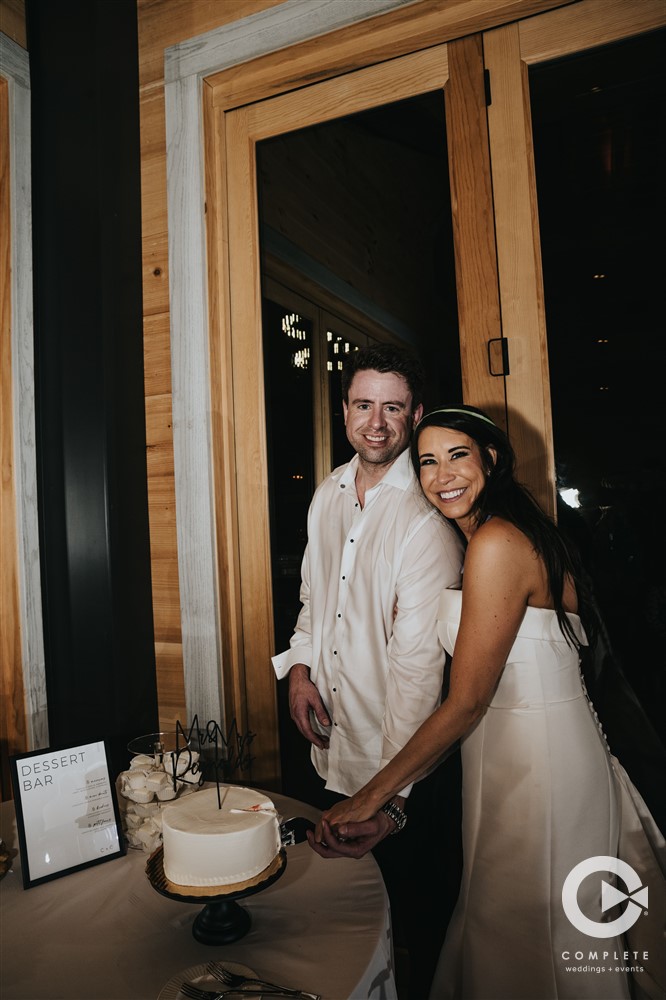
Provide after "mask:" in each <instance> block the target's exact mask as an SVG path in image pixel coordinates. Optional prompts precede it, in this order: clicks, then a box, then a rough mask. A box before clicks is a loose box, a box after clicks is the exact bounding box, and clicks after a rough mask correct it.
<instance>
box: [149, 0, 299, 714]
mask: <svg viewBox="0 0 666 1000" xmlns="http://www.w3.org/2000/svg"><path fill="white" fill-rule="evenodd" d="M279 2H280V0H225V2H224V3H220V2H219V0H139V2H138V29H139V80H140V109H141V205H142V239H143V311H144V327H143V328H144V361H145V391H146V444H147V464H148V503H149V517H150V546H151V563H152V581H153V615H154V626H155V654H156V662H157V690H158V699H159V710H160V727H161V728H163V729H172V728H173V725H174V723H175V721H176V720H177V719H179V720H181V721H183V722H184V721H185V720H186V709H185V685H184V680H183V656H182V639H181V628H180V599H179V590H178V553H177V547H176V499H175V482H174V462H173V435H172V429H171V364H170V345H169V274H168V250H167V242H168V241H167V195H166V126H165V108H164V50H165V49H166V48H169V47H170V46H172V45H175V44H177V43H178V42H181V41H184V40H185V39H187V38H193V37H196V36H197V35H201V34H203V33H205V32H207V31H211V30H212V29H213V28H218V27H220V26H221V25H223V24H226V23H228V22H230V21H234V20H236V19H238V18H242V17H247V16H249V15H250V14H254V13H256V12H257V11H259V10H262V9H264V8H267V7H272V6H274V5H275V4H277V3H279Z"/></svg>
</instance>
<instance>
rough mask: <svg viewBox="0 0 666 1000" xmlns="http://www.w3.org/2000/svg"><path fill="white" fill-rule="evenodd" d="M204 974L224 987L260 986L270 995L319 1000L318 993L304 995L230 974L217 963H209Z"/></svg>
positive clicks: (263, 981) (287, 988)
mask: <svg viewBox="0 0 666 1000" xmlns="http://www.w3.org/2000/svg"><path fill="white" fill-rule="evenodd" d="M206 972H208V973H209V974H210V975H211V976H214V977H215V979H217V980H219V982H221V983H223V984H224V985H225V986H236V987H240V986H260V987H263V988H264V989H266V990H270V991H271V993H272V995H273V996H275V995H276V994H281V995H282V996H285V997H298V998H300V1000H321V996H320V995H319V994H318V993H305V992H304V991H303V990H293V989H290V988H289V987H288V986H278V985H277V984H276V983H269V982H268V980H266V979H250V978H248V977H247V976H240V975H238V973H236V972H231V971H230V970H229V969H227V968H225V966H224V965H221V964H219V963H218V962H209V963H208V965H207V966H206Z"/></svg>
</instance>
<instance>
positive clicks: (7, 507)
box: [0, 0, 27, 799]
mask: <svg viewBox="0 0 666 1000" xmlns="http://www.w3.org/2000/svg"><path fill="white" fill-rule="evenodd" d="M0 31H2V33H3V34H4V35H6V36H7V37H8V38H11V40H12V41H13V42H16V44H17V45H20V46H21V48H25V46H26V36H25V10H24V3H23V0H0ZM9 129H10V124H9V101H8V85H7V82H6V80H0V745H1V746H2V747H3V753H2V757H1V761H2V770H1V772H0V799H9V798H11V797H12V793H11V778H10V774H9V761H8V757H7V754H12V753H20V752H22V751H24V750H26V749H27V742H26V713H25V692H24V687H23V668H22V647H21V629H20V625H19V622H20V613H19V589H18V573H19V569H18V544H17V535H16V492H15V486H16V483H15V474H14V470H15V467H16V463H15V456H14V444H13V441H14V389H13V367H12V347H11V312H12V294H11V237H12V234H11V225H10V218H11V206H10V178H9V168H10V146H9Z"/></svg>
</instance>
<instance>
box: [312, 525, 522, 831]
mask: <svg viewBox="0 0 666 1000" xmlns="http://www.w3.org/2000/svg"><path fill="white" fill-rule="evenodd" d="M537 578H538V557H537V556H536V554H535V553H534V550H533V549H532V547H531V545H530V543H529V541H528V539H527V538H526V537H525V535H523V534H522V532H520V531H519V530H518V529H517V528H515V527H514V526H513V525H510V524H508V523H507V522H505V521H502V520H501V519H500V518H493V520H492V521H489V522H488V523H487V524H485V525H483V526H482V527H481V528H479V529H478V531H477V532H476V533H475V534H474V536H473V537H472V539H471V541H470V544H469V546H468V549H467V555H466V559H465V572H464V577H463V597H462V614H461V620H460V628H459V631H458V637H457V639H456V645H455V652H454V656H453V663H452V666H451V683H450V689H449V695H448V697H447V699H446V701H444V702H443V703H442V704H441V705H440V707H439V708H438V709H437V710H436V711H435V712H434V713H433V714H432V715H431V716H430V718H429V719H427V720H426V721H425V722H424V723H423V725H422V726H421V727H420V728H419V729H418V730H417V731H416V732H415V733H414V735H413V736H412V738H411V739H410V740H409V742H408V743H407V744H406V745H405V746H404V747H403V749H402V750H401V751H400V752H399V753H397V754H396V756H395V757H394V758H393V759H392V760H391V761H390V763H389V764H387V765H386V766H385V767H384V768H383V769H382V770H381V771H379V772H378V773H377V774H376V775H375V777H374V778H372V780H371V781H369V782H368V784H367V785H365V786H364V787H363V788H362V789H360V791H358V792H357V793H356V794H355V795H353V796H352V797H351V798H350V799H348V800H346V801H345V802H341V803H339V804H338V805H336V806H334V807H333V808H332V809H330V810H328V811H327V812H325V813H324V815H323V820H324V821H325V823H326V826H327V827H328V828H329V830H330V828H331V827H335V828H336V830H335V832H336V833H337V835H338V837H350V836H352V834H353V831H352V830H350V829H348V826H347V825H348V824H349V823H359V822H363V821H364V820H367V819H369V818H370V817H371V816H373V815H374V814H375V813H376V812H377V810H378V809H380V808H381V806H382V805H383V804H384V803H385V802H388V801H389V800H390V799H391V798H392V797H393V796H394V795H395V794H396V793H397V792H398V791H399V790H400V789H402V788H404V787H405V785H408V784H409V783H410V782H412V781H415V780H417V779H418V778H420V777H421V776H422V775H423V774H424V773H425V772H426V771H427V770H428V769H429V768H430V767H432V766H433V765H434V764H436V762H437V761H438V760H439V758H440V757H441V755H442V754H443V753H444V751H445V750H447V749H448V748H449V747H450V746H451V745H452V744H453V743H455V742H456V740H458V739H460V737H462V736H464V735H465V734H466V733H467V732H468V731H469V729H470V728H471V727H472V726H473V725H474V723H475V722H476V721H477V720H478V719H479V717H480V716H481V715H483V713H484V712H485V711H486V709H487V707H488V705H489V703H490V701H491V700H492V697H493V694H494V691H495V688H496V686H497V682H498V680H499V678H500V675H501V673H502V670H503V668H504V664H505V663H506V659H507V656H508V655H509V651H510V650H511V646H512V645H513V643H514V640H515V637H516V634H517V632H518V628H519V626H520V623H521V621H522V619H523V616H524V614H525V608H526V606H527V602H528V598H529V596H530V594H531V593H532V592H533V589H534V586H535V580H536V579H537ZM326 837H327V834H326V832H325V827H324V825H322V824H320V825H319V826H318V827H317V832H316V834H315V841H317V842H319V843H324V844H325V843H326ZM333 846H334V845H333V844H331V847H333ZM342 846H343V847H344V844H343V845H342ZM335 847H336V850H337V849H338V844H337V843H336V845H335Z"/></svg>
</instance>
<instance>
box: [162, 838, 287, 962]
mask: <svg viewBox="0 0 666 1000" xmlns="http://www.w3.org/2000/svg"><path fill="white" fill-rule="evenodd" d="M286 867H287V855H286V853H285V850H284V848H282V850H281V851H280V853H279V854H278V855H277V856H276V857H275V858H274V859H273V861H271V863H270V865H269V866H268V868H264V870H263V871H262V872H259V874H258V875H255V876H254V878H251V879H248V880H247V881H246V882H234V883H232V884H230V885H225V886H221V885H215V886H199V885H197V886H194V885H177V884H176V883H175V882H170V881H169V879H168V878H167V877H166V875H165V874H164V849H163V848H162V846H160V847H158V848H157V850H156V851H153V853H152V854H151V855H150V857H149V858H148V861H147V862H146V874H147V876H148V879H149V881H150V884H151V885H152V887H153V889H155V890H157V892H159V893H161V895H162V896H166V897H167V898H168V899H176V900H179V901H180V902H181V903H205V904H206V905H205V906H204V908H203V910H202V911H201V913H199V915H198V916H197V917H196V919H195V921H194V924H193V925H192V934H193V935H194V937H195V938H196V939H197V941H200V942H201V944H212V945H219V944H231V943H232V942H233V941H238V940H239V938H242V937H244V936H245V935H246V934H247V932H248V931H249V929H250V925H251V923H252V918H251V917H250V914H249V913H248V912H247V910H245V909H243V907H242V906H239V905H238V903H237V902H236V900H237V899H243V898H244V897H245V896H254V894H255V893H257V892H262V891H263V890H264V889H267V888H268V886H269V885H273V883H274V882H277V880H278V879H279V878H280V876H281V875H282V874H283V872H284V870H285V868H286Z"/></svg>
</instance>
